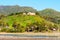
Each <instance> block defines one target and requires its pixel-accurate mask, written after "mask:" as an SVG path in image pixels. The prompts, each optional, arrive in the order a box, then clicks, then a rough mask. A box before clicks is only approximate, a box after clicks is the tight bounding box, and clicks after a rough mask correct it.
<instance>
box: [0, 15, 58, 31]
mask: <svg viewBox="0 0 60 40" xmlns="http://www.w3.org/2000/svg"><path fill="white" fill-rule="evenodd" d="M0 28H1V30H0V31H4V32H26V31H27V32H30V31H33V32H43V31H49V32H50V31H53V29H55V31H57V30H58V24H55V23H53V22H50V21H47V20H45V19H44V18H42V17H40V16H39V15H34V16H32V15H22V14H21V15H18V14H17V15H12V16H7V17H3V18H1V19H0ZM7 28H8V29H7Z"/></svg>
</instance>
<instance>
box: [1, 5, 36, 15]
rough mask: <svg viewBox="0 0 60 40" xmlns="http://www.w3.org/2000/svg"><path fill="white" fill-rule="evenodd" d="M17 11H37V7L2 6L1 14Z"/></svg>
mask: <svg viewBox="0 0 60 40" xmlns="http://www.w3.org/2000/svg"><path fill="white" fill-rule="evenodd" d="M17 12H36V9H34V8H32V7H27V6H18V5H16V6H0V14H3V15H8V14H11V13H17Z"/></svg>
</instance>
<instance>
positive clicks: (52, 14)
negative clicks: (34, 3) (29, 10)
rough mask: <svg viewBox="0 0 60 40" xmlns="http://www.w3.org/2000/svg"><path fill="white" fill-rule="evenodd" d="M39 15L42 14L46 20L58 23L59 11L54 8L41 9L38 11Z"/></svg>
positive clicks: (59, 19) (59, 21) (59, 18)
mask: <svg viewBox="0 0 60 40" xmlns="http://www.w3.org/2000/svg"><path fill="white" fill-rule="evenodd" d="M38 13H39V14H40V16H43V18H45V19H46V20H49V21H52V22H55V23H60V12H58V11H56V10H54V9H50V8H47V9H44V10H41V11H38Z"/></svg>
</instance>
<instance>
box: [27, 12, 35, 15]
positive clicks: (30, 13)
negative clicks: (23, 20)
mask: <svg viewBox="0 0 60 40" xmlns="http://www.w3.org/2000/svg"><path fill="white" fill-rule="evenodd" d="M27 15H36V13H33V12H28V13H27Z"/></svg>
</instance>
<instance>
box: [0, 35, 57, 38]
mask: <svg viewBox="0 0 60 40" xmlns="http://www.w3.org/2000/svg"><path fill="white" fill-rule="evenodd" d="M0 36H4V37H19V38H21V37H26V38H27V37H30V38H52V37H53V38H57V37H58V36H45V35H26V34H0Z"/></svg>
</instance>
